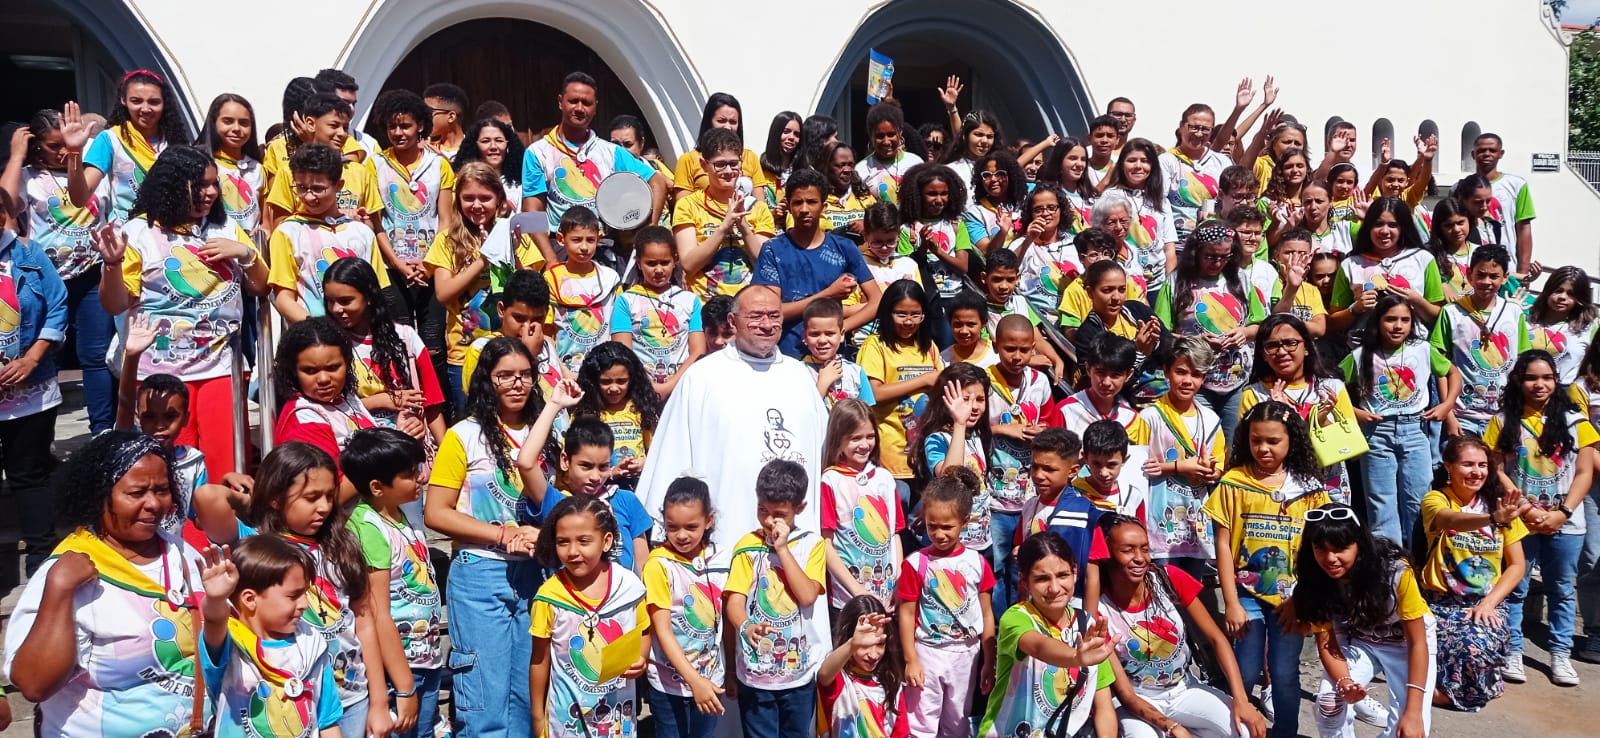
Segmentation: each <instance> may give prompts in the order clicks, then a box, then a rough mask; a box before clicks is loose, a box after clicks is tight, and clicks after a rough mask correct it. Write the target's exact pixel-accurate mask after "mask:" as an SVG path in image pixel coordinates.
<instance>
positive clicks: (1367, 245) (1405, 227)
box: [1350, 195, 1422, 255]
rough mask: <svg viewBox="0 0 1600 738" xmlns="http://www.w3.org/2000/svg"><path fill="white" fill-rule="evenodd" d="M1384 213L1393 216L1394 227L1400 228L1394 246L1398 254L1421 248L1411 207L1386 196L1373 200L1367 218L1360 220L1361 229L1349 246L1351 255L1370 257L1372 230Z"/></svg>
mask: <svg viewBox="0 0 1600 738" xmlns="http://www.w3.org/2000/svg"><path fill="white" fill-rule="evenodd" d="M1384 213H1388V214H1390V215H1392V216H1394V222H1395V225H1396V226H1398V227H1399V228H1400V238H1399V240H1398V241H1397V244H1396V245H1397V246H1398V248H1399V252H1401V253H1404V252H1405V251H1406V249H1420V248H1422V235H1421V234H1419V233H1417V227H1416V225H1415V223H1414V221H1413V220H1412V218H1411V206H1409V205H1407V204H1406V203H1405V201H1404V200H1401V199H1400V198H1398V197H1391V196H1387V195H1386V196H1384V197H1380V198H1378V199H1376V200H1373V201H1372V205H1371V206H1369V207H1368V208H1367V217H1365V218H1362V219H1361V228H1360V229H1358V230H1357V231H1356V238H1355V241H1354V242H1352V243H1351V245H1350V250H1351V252H1352V253H1356V254H1362V255H1370V253H1371V252H1372V250H1373V248H1374V247H1373V245H1372V229H1374V228H1376V227H1377V226H1378V218H1379V217H1380V216H1382V215H1383V214H1384Z"/></svg>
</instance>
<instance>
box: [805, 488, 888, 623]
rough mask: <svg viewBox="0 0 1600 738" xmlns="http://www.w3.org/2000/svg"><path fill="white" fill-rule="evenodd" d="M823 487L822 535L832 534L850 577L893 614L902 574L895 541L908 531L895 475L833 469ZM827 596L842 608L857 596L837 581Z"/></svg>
mask: <svg viewBox="0 0 1600 738" xmlns="http://www.w3.org/2000/svg"><path fill="white" fill-rule="evenodd" d="M821 488H822V510H821V515H822V532H823V533H827V532H829V531H832V532H833V548H834V550H835V551H837V552H838V553H839V559H840V560H841V561H843V562H844V565H845V567H846V568H848V569H849V570H850V573H851V575H852V576H854V577H855V578H856V581H857V582H860V583H861V586H862V587H863V588H865V589H866V591H867V594H870V595H872V596H874V597H877V598H878V599H879V600H881V601H882V602H883V606H884V608H886V609H887V610H888V611H889V612H894V586H895V577H896V576H897V575H898V574H899V567H898V562H896V561H895V560H894V539H895V535H896V534H898V533H899V532H900V531H902V530H905V527H906V521H905V515H904V514H903V513H901V511H900V496H899V493H897V492H896V491H895V486H894V475H892V474H890V473H889V471H888V470H887V469H884V468H883V467H881V466H878V465H877V464H873V463H870V462H869V463H868V464H867V467H866V468H865V469H861V470H859V471H858V470H855V469H850V468H848V467H843V466H830V467H828V468H827V469H824V470H823V472H822V481H821ZM828 597H829V598H830V599H831V601H832V602H834V603H837V604H838V605H839V606H843V605H844V603H846V602H849V601H850V598H851V597H852V595H851V594H850V590H849V589H848V588H846V587H845V585H844V583H843V582H841V581H839V580H838V579H836V578H833V579H830V580H829V582H828Z"/></svg>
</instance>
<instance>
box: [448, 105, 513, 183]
mask: <svg viewBox="0 0 1600 738" xmlns="http://www.w3.org/2000/svg"><path fill="white" fill-rule="evenodd" d="M429 120H430V121H431V120H432V118H430V119H429ZM485 128H493V129H495V130H498V131H500V135H502V136H505V138H506V155H505V158H503V159H501V160H500V179H502V180H505V181H507V182H510V183H511V184H513V185H518V186H519V188H518V189H520V185H521V184H522V155H523V153H524V152H525V151H526V150H527V149H526V147H524V146H523V145H522V138H521V137H520V136H518V135H517V131H516V129H514V128H512V127H511V126H509V125H507V124H505V123H502V122H500V121H498V120H495V119H493V118H486V119H484V120H480V121H478V122H476V123H473V124H472V125H470V126H467V137H466V138H463V139H461V148H460V149H459V150H457V151H456V158H455V159H454V160H453V161H451V162H450V167H451V168H452V169H454V170H455V171H457V172H459V171H461V170H462V168H463V167H465V166H466V165H468V164H471V163H472V162H475V161H484V160H483V150H482V149H479V148H478V136H480V135H482V134H483V129H485ZM484 163H485V164H487V163H488V162H484Z"/></svg>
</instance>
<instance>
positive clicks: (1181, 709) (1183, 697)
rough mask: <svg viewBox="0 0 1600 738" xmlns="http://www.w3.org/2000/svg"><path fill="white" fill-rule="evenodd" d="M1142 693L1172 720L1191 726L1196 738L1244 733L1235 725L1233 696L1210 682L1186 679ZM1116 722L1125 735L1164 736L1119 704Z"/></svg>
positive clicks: (1130, 737)
mask: <svg viewBox="0 0 1600 738" xmlns="http://www.w3.org/2000/svg"><path fill="white" fill-rule="evenodd" d="M1139 696H1140V697H1142V698H1144V700H1145V701H1146V702H1149V703H1150V704H1151V706H1153V707H1155V708H1156V709H1157V710H1160V711H1161V714H1162V715H1166V716H1167V718H1168V719H1169V720H1172V721H1173V722H1176V723H1177V724H1179V725H1182V726H1183V727H1185V728H1188V729H1189V732H1190V733H1191V734H1193V735H1194V737H1195V738H1231V737H1232V736H1236V735H1243V734H1242V733H1239V732H1237V731H1235V730H1234V728H1233V698H1231V697H1229V696H1228V695H1225V694H1223V693H1222V692H1221V691H1220V690H1217V689H1215V688H1213V687H1211V686H1210V685H1207V684H1201V683H1199V682H1197V681H1195V680H1193V679H1185V680H1184V682H1183V683H1182V684H1178V685H1175V686H1173V687H1170V688H1168V689H1166V690H1163V691H1160V692H1147V691H1145V690H1139ZM1117 722H1118V723H1119V724H1120V725H1121V726H1122V735H1123V737H1124V738H1161V731H1159V730H1156V729H1155V728H1153V727H1151V725H1150V724H1149V723H1147V722H1145V721H1143V720H1140V719H1139V718H1137V717H1134V716H1133V714H1132V713H1130V712H1128V711H1127V710H1126V709H1124V708H1121V707H1119V708H1117Z"/></svg>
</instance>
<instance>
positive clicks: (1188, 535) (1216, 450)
mask: <svg viewBox="0 0 1600 738" xmlns="http://www.w3.org/2000/svg"><path fill="white" fill-rule="evenodd" d="M1139 417H1140V418H1143V419H1144V421H1145V425H1147V426H1148V427H1149V428H1150V456H1149V458H1152V459H1155V460H1156V461H1159V462H1161V463H1162V464H1168V463H1171V462H1175V461H1180V460H1183V459H1192V458H1196V457H1199V456H1210V457H1211V458H1212V459H1213V460H1214V461H1215V462H1216V463H1217V465H1218V466H1224V465H1226V464H1227V463H1228V450H1227V448H1226V446H1225V445H1224V439H1223V437H1222V424H1221V422H1220V421H1219V420H1218V418H1217V414H1216V413H1214V412H1212V411H1211V408H1208V407H1205V406H1202V405H1201V404H1199V403H1197V402H1196V403H1191V406H1190V408H1189V412H1187V413H1182V412H1179V411H1178V410H1177V409H1176V408H1174V407H1173V406H1172V403H1171V402H1170V401H1168V399H1167V398H1166V397H1161V398H1159V399H1157V400H1156V401H1155V404H1153V405H1151V406H1150V407H1147V408H1145V409H1143V410H1140V411H1139ZM1150 482H1151V484H1150V508H1149V510H1148V511H1147V512H1148V517H1149V521H1148V522H1149V524H1150V553H1151V555H1153V556H1157V557H1161V558H1178V557H1188V558H1193V559H1201V560H1210V559H1213V558H1216V555H1217V553H1216V546H1215V545H1214V543H1213V541H1214V539H1213V537H1212V532H1211V521H1210V520H1207V519H1206V516H1205V515H1202V514H1201V513H1200V506H1201V505H1202V504H1204V503H1205V501H1206V497H1207V496H1208V495H1210V494H1211V486H1212V485H1211V483H1209V482H1204V481H1199V480H1190V479H1189V478H1187V477H1184V476H1179V475H1176V474H1172V473H1166V474H1163V475H1162V476H1160V477H1152V478H1151V479H1150Z"/></svg>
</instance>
